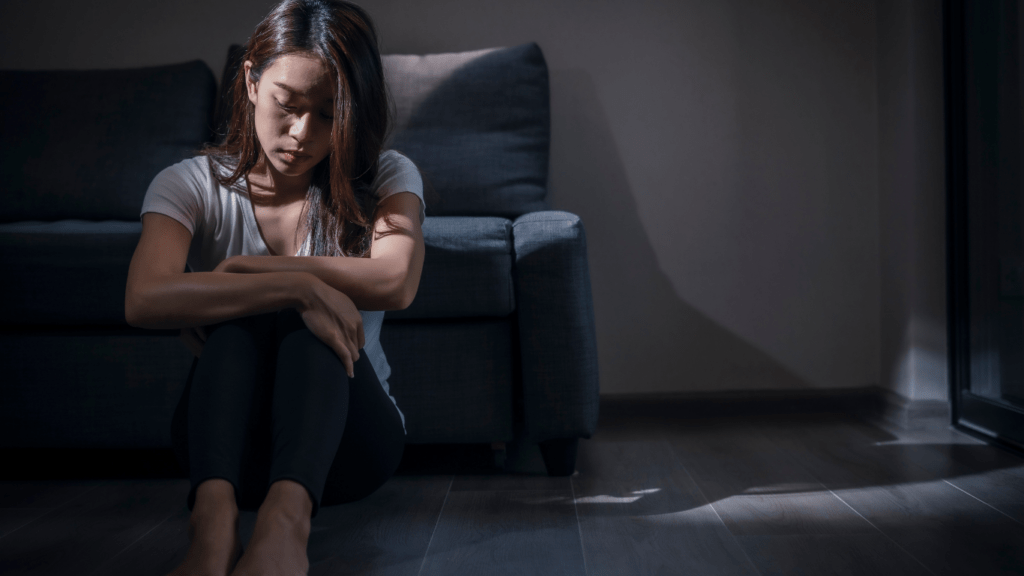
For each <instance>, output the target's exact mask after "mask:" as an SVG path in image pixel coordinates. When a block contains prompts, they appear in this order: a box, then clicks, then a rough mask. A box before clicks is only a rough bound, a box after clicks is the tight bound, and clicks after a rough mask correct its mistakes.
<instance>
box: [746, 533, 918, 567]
mask: <svg viewBox="0 0 1024 576" xmlns="http://www.w3.org/2000/svg"><path fill="white" fill-rule="evenodd" d="M738 540H739V542H740V544H741V545H742V546H743V548H744V550H746V552H747V554H748V555H749V556H750V558H751V560H752V561H753V562H754V564H756V565H757V569H758V570H760V572H761V575H762V576H820V575H822V574H828V575H830V576H865V575H870V576H928V575H930V574H932V573H931V572H930V571H928V570H927V569H926V568H925V567H924V566H922V565H921V564H920V563H919V562H918V561H917V560H915V559H914V558H913V557H912V556H911V555H910V554H908V553H907V552H905V551H904V550H902V549H901V548H900V547H898V546H896V544H894V543H893V542H892V541H891V540H889V539H888V538H886V537H885V536H883V535H882V534H880V533H877V532H876V533H873V534H844V535H835V534H823V535H812V534H800V535H780V536H740V537H739V538H738Z"/></svg>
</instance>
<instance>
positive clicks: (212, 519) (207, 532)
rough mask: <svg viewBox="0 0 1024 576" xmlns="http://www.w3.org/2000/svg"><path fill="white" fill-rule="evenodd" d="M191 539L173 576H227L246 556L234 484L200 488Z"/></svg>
mask: <svg viewBox="0 0 1024 576" xmlns="http://www.w3.org/2000/svg"><path fill="white" fill-rule="evenodd" d="M221 483H223V484H226V485H227V486H226V487H225V486H224V485H223V484H221ZM188 539H189V546H188V553H187V554H186V555H185V560H184V562H182V563H181V564H180V565H179V566H178V567H177V568H175V569H174V571H173V572H171V573H170V575H169V576H227V574H228V573H229V572H230V571H231V568H232V567H233V566H234V565H235V562H237V561H238V556H239V555H240V554H241V553H242V546H241V541H240V540H239V539H238V506H237V505H236V504H235V492H234V488H233V487H232V486H231V483H229V482H228V481H226V480H219V479H216V480H207V481H206V482H203V483H202V484H200V485H199V488H198V489H197V490H196V502H195V505H194V506H193V507H192V516H191V517H190V518H189V523H188Z"/></svg>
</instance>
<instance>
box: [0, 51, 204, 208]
mask: <svg viewBox="0 0 1024 576" xmlns="http://www.w3.org/2000/svg"><path fill="white" fill-rule="evenodd" d="M0 86H3V87H4V88H3V90H0V194H2V201H0V222H13V221H22V220H62V219H69V218H74V219H82V220H108V219H109V220H131V221H138V218H139V207H140V206H141V205H142V197H143V195H144V194H145V192H146V188H147V187H148V186H149V183H150V182H151V181H152V180H153V177H154V176H156V174H157V173H158V172H159V171H160V170H162V169H164V168H166V167H167V166H169V165H171V164H173V163H175V162H178V161H179V160H181V159H182V158H186V157H189V156H191V155H193V154H194V153H195V151H196V150H198V149H199V147H200V146H202V144H203V143H204V142H206V141H208V140H209V139H210V137H211V135H212V115H213V105H214V99H215V95H216V85H215V81H214V77H213V73H212V72H211V71H210V69H209V67H208V66H207V65H206V64H205V63H203V62H202V61H199V60H197V61H194V62H188V63H184V64H175V65H170V66H156V67H149V68H137V69H126V70H88V71H67V70H59V71H0Z"/></svg>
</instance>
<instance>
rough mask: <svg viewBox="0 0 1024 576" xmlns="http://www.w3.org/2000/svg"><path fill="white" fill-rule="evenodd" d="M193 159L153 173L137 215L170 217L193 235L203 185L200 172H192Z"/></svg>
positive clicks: (197, 222)
mask: <svg viewBox="0 0 1024 576" xmlns="http://www.w3.org/2000/svg"><path fill="white" fill-rule="evenodd" d="M204 160H205V159H203V158H200V159H198V161H204ZM196 162H197V159H191V160H184V161H182V162H178V163H177V164H174V165H172V166H168V167H167V168H164V169H163V170H162V171H161V172H160V173H159V174H157V175H156V178H153V182H152V183H150V185H149V189H148V190H146V197H145V198H144V199H143V200H142V212H141V213H140V214H139V217H140V218H141V217H142V214H145V213H146V212H156V213H158V214H164V215H165V216H170V217H171V218H174V219H175V220H177V221H178V222H181V224H182V225H183V226H184V227H185V228H188V231H189V232H190V233H191V234H192V235H193V236H195V234H196V229H197V228H199V222H200V220H201V218H202V214H203V195H202V186H203V185H202V183H201V182H200V180H201V178H200V175H199V174H197V173H196V172H197V171H196V169H195V166H194V164H195V163H196Z"/></svg>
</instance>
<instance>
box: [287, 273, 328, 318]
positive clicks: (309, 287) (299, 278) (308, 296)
mask: <svg viewBox="0 0 1024 576" xmlns="http://www.w3.org/2000/svg"><path fill="white" fill-rule="evenodd" d="M320 283H322V281H321V280H320V279H319V278H317V277H316V276H315V275H313V274H310V273H309V272H295V273H294V274H293V280H292V290H291V292H292V294H293V295H294V297H293V298H292V306H291V307H292V308H295V309H296V310H298V311H299V312H302V311H304V310H308V309H309V308H311V307H312V306H313V301H314V299H315V298H316V291H317V288H318V286H317V284H320Z"/></svg>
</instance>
